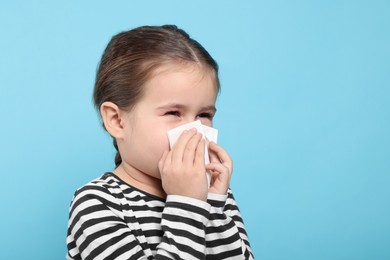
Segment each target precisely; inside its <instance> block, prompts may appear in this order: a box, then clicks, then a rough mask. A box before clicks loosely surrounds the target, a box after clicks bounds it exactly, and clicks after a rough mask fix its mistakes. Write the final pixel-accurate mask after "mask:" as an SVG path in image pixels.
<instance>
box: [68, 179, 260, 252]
mask: <svg viewBox="0 0 390 260" xmlns="http://www.w3.org/2000/svg"><path fill="white" fill-rule="evenodd" d="M67 245H68V253H67V259H253V254H252V252H251V248H250V245H249V241H248V237H247V235H246V232H245V227H244V224H243V221H242V218H241V215H240V212H239V210H238V207H237V204H236V202H235V200H234V197H233V194H232V193H231V191H230V190H229V192H228V194H227V195H218V194H209V196H208V200H207V202H204V201H200V200H196V199H193V198H189V197H184V196H178V195H168V196H167V198H166V199H162V198H159V197H156V196H153V195H151V194H148V193H145V192H143V191H141V190H138V189H136V188H134V187H132V186H129V185H128V184H126V183H125V182H123V181H122V180H120V179H119V178H118V177H117V176H116V175H114V174H113V173H106V174H104V175H103V176H101V177H100V178H98V179H96V180H93V181H91V182H90V183H88V184H86V185H84V186H83V187H81V188H80V189H78V190H77V191H76V193H75V196H74V198H73V201H72V203H71V207H70V213H69V224H68V236H67Z"/></svg>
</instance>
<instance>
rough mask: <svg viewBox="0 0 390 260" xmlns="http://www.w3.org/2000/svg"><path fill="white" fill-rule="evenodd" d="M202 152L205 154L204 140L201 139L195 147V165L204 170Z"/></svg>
mask: <svg viewBox="0 0 390 260" xmlns="http://www.w3.org/2000/svg"><path fill="white" fill-rule="evenodd" d="M204 152H205V140H204V139H203V138H202V139H201V140H200V142H199V143H198V146H197V147H196V153H195V161H194V164H195V165H200V166H202V167H203V168H204Z"/></svg>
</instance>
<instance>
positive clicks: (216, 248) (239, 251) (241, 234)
mask: <svg viewBox="0 0 390 260" xmlns="http://www.w3.org/2000/svg"><path fill="white" fill-rule="evenodd" d="M208 203H209V204H210V205H211V209H210V220H209V222H208V225H207V229H206V241H207V242H206V246H207V258H208V259H228V258H231V259H254V256H253V253H252V250H251V247H250V244H249V239H248V236H247V233H246V231H245V226H244V222H243V219H242V217H241V214H240V211H239V208H238V206H237V203H236V201H235V199H234V196H233V193H232V191H231V190H230V189H229V190H228V194H227V195H219V194H212V193H210V194H209V196H208Z"/></svg>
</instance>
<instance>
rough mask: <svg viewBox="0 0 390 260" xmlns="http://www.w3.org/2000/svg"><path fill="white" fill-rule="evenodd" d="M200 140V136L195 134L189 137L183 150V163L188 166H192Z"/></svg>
mask: <svg viewBox="0 0 390 260" xmlns="http://www.w3.org/2000/svg"><path fill="white" fill-rule="evenodd" d="M200 139H202V134H200V133H197V134H195V135H193V136H192V137H191V139H190V140H189V141H188V143H187V145H186V146H185V148H184V154H183V163H184V164H187V165H189V166H192V165H194V160H195V153H196V149H197V147H198V144H199V141H200Z"/></svg>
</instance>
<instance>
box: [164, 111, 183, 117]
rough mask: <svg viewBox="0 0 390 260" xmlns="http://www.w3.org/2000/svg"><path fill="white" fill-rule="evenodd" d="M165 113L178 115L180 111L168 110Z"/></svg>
mask: <svg viewBox="0 0 390 260" xmlns="http://www.w3.org/2000/svg"><path fill="white" fill-rule="evenodd" d="M165 115H170V116H180V112H179V111H168V112H166V113H165Z"/></svg>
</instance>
